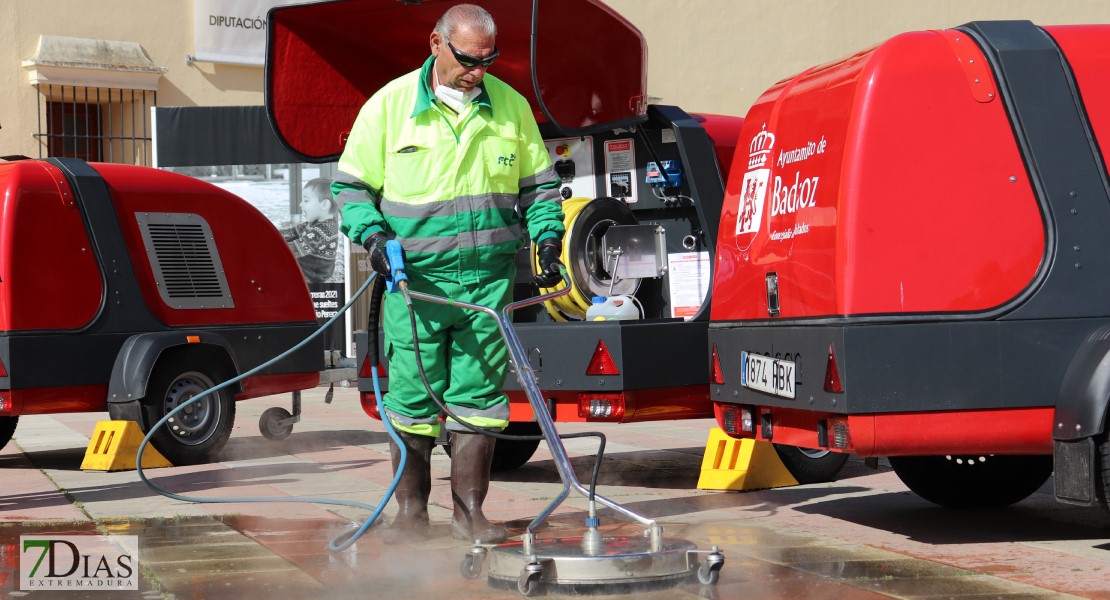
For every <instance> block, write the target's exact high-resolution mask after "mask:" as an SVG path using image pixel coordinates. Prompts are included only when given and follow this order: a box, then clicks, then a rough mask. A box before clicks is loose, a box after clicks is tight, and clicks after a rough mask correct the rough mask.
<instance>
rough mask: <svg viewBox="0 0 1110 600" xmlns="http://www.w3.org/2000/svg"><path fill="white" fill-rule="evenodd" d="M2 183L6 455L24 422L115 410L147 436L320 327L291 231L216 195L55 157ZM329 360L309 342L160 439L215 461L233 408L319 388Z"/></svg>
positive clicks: (1, 357) (136, 171)
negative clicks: (289, 240) (23, 418)
mask: <svg viewBox="0 0 1110 600" xmlns="http://www.w3.org/2000/svg"><path fill="white" fill-rule="evenodd" d="M0 189H2V190H3V194H2V196H0V446H2V445H3V444H6V443H7V442H8V441H9V440H10V439H11V437H12V435H13V432H14V431H15V428H16V423H17V420H18V418H19V415H33V414H44V413H62V412H84V411H101V410H105V409H107V410H108V412H109V414H110V415H111V416H112V418H114V419H128V420H133V421H137V422H139V424H140V425H141V427H142V429H143V430H144V431H146V430H148V429H149V427H150V426H151V425H153V424H154V423H155V422H157V421H158V420H159V419H161V418H162V417H163V416H164V415H165V414H166V413H167V412H169V411H170V410H172V409H174V408H175V407H176V406H178V405H179V404H180V403H182V402H184V401H186V400H188V399H189V398H192V397H193V396H194V395H196V394H198V393H200V392H201V391H203V390H205V389H208V388H210V387H212V386H214V385H215V384H217V383H219V382H222V381H225V380H227V379H230V378H232V377H234V376H236V375H238V374H240V373H243V372H245V371H247V370H249V369H252V368H254V367H256V366H258V365H260V364H262V363H263V362H265V361H267V360H269V359H270V358H272V357H273V356H274V355H275V354H277V353H278V352H281V351H283V350H286V349H288V348H290V347H292V346H293V345H295V344H296V343H297V342H299V341H301V340H302V339H304V338H305V337H307V336H308V335H309V334H310V333H312V332H313V331H314V330H315V329H316V315H315V311H314V309H313V306H312V300H311V298H310V296H309V294H308V289H307V287H306V285H305V283H304V279H303V277H302V276H301V272H300V270H299V268H298V266H297V262H296V259H295V258H294V257H293V255H292V253H291V252H290V250H289V248H288V246H287V245H286V244H285V242H284V240H283V239H282V237H281V235H280V234H279V233H278V232H277V230H276V229H275V228H274V227H273V225H272V224H271V223H270V222H269V220H267V219H266V217H265V216H263V215H262V214H261V213H260V212H259V211H258V210H257V209H255V208H254V207H252V206H251V205H249V204H248V203H246V202H245V201H244V200H242V199H240V198H238V197H237V196H235V195H233V194H230V193H228V192H226V191H224V190H221V189H219V188H217V187H215V186H213V185H210V184H207V183H204V182H201V181H199V180H196V179H193V178H190V177H186V176H183V175H177V174H174V173H170V172H166V171H160V170H157V169H150V168H145V167H135V166H127V165H118V164H90V163H85V162H84V161H81V160H77V159H48V160H16V161H12V162H0ZM323 366H324V353H323V346H322V345H320V344H316V345H312V344H308V345H306V346H305V347H303V348H302V349H300V350H298V351H297V352H296V353H294V354H292V355H290V356H289V357H288V358H287V359H285V360H283V361H281V362H280V363H278V364H275V365H273V366H271V367H269V368H268V369H266V370H264V371H262V372H260V373H258V374H257V375H254V376H252V377H249V378H247V379H245V380H243V381H241V382H239V383H238V384H237V385H235V386H230V387H228V388H225V389H223V390H221V391H220V392H217V393H216V394H213V395H212V396H210V397H208V398H206V399H204V400H201V401H199V402H197V403H196V404H195V405H194V406H193V407H191V408H188V409H186V410H184V411H182V413H180V416H179V417H177V418H175V419H173V420H171V421H170V422H169V423H167V425H166V426H165V427H162V428H160V429H159V430H158V432H157V433H156V434H155V436H153V437H152V440H151V441H152V442H153V443H154V446H155V447H156V448H157V449H158V451H159V452H161V453H162V454H163V455H164V456H165V457H166V458H168V459H169V460H170V461H171V462H173V463H174V464H179V465H180V464H192V463H199V462H205V461H207V460H209V459H210V458H211V457H212V456H213V454H214V453H215V452H216V451H218V450H219V448H220V447H221V446H223V444H224V443H225V442H226V441H227V439H228V436H229V435H230V433H231V427H232V421H233V419H234V416H235V401H236V400H242V399H246V398H253V397H257V396H264V395H269V394H275V393H279V392H287V391H294V390H301V389H305V388H310V387H314V386H316V385H317V384H318V382H319V381H320V372H321V371H322V369H323ZM271 410H275V409H271ZM276 410H283V409H276ZM289 427H290V428H291V425H290V426H289Z"/></svg>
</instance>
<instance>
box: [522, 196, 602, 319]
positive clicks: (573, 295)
mask: <svg viewBox="0 0 1110 600" xmlns="http://www.w3.org/2000/svg"><path fill="white" fill-rule="evenodd" d="M592 200H593V199H592V198H568V199H566V200H564V201H563V225H564V226H565V227H566V234H565V235H564V237H563V252H562V254H561V255H560V256H559V258H560V260H562V261H563V264H564V265H566V266H567V276H568V277H569V279H570V281H569V282H568V283H569V284H570V293H568V294H566V295H563V296H559V297H558V298H555V299H553V300H548V301H546V302H544V303H543V304H544V306H545V307H547V312H548V313H549V314H550V315H551V318H553V319H555V320H556V321H560V322H563V321H582V320H584V319H585V318H586V309H588V308H589V307H590V299H589V298H587V297H585V295H583V294H582V286H581V285H580V284H579V283H578V282H576V281H575V280H574V271H573V270H572V269H571V268H570V266H571V264H572V263H571V260H570V256H569V255H570V249H571V248H572V247H573V246H574V244H573V240H572V239H571V231H572V230H573V229H574V220H575V219H576V218H577V217H578V214H579V213H581V212H582V209H583V208H585V206H586V205H587V204H589V203H590V202H591V201H592ZM539 272H540V261H539V253H538V251H537V247H536V245H535V244H532V273H533V274H538V273H539ZM551 291H554V288H541V289H540V292H541V293H545V294H546V293H547V292H551Z"/></svg>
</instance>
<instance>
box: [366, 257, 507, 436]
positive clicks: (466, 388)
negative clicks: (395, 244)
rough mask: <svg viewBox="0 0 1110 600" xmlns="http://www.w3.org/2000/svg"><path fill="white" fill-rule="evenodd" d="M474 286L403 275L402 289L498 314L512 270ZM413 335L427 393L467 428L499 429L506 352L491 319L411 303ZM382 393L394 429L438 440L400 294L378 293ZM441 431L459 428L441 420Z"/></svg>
mask: <svg viewBox="0 0 1110 600" xmlns="http://www.w3.org/2000/svg"><path fill="white" fill-rule="evenodd" d="M499 271H501V272H500V273H499V275H500V276H498V277H494V278H491V280H490V281H488V282H484V283H481V284H477V285H461V284H457V283H452V282H443V281H429V280H427V279H422V278H420V277H419V276H418V275H415V274H410V275H409V278H410V279H409V289H410V290H412V291H417V292H423V293H425V294H430V295H435V296H443V297H446V298H451V299H452V300H455V301H458V302H468V303H471V304H477V305H481V306H488V307H490V308H494V309H496V310H498V311H500V310H501V309H502V308H504V307H505V305H507V304H508V303H509V302H510V301H512V296H513V279H514V277H515V267H514V265H513V264H512V263H510V264H509V265H507V267H506V268H505V269H501V270H499ZM413 308H414V309H415V311H416V335H417V336H418V337H417V339H418V340H419V342H420V359H421V362H422V364H423V366H424V374H425V375H426V377H427V379H428V382H429V383H430V384H431V387H432V390H433V391H434V392H435V394H436V395H437V396H438V397H439V398H440V399H441V400H443V401H444V402H445V403H446V404H447V406H448V408H450V409H451V411H452V412H454V413H456V414H457V415H458V416H459V418H461V419H462V420H464V421H466V422H467V423H469V424H470V425H473V426H476V427H481V428H483V429H493V430H500V429H503V428H504V427H505V426H506V425H508V423H509V403H508V398H506V396H505V394H504V393H503V392H502V391H501V387H502V385H503V384H504V382H505V373H506V370H507V368H508V363H509V350H508V347H507V346H506V345H505V340H504V338H503V337H502V336H501V332H500V330H499V329H498V326H497V321H496V320H495V319H494V318H493V317H491V316H490V315H487V314H485V313H482V312H478V311H474V310H469V309H463V308H460V307H458V306H449V305H443V304H436V303H432V302H427V301H423V300H418V299H413ZM382 329H383V330H384V332H385V347H386V356H387V357H388V359H389V391H388V392H387V393H386V395H385V398H384V399H383V404H384V405H385V409H386V414H387V415H388V416H389V418H390V419H391V420H392V421H393V424H394V426H396V427H397V428H399V429H401V430H403V431H406V432H408V433H411V434H416V435H429V436H437V435H439V420H438V417H439V413H440V408H439V406H438V405H437V404H436V403H435V401H434V400H432V398H431V397H430V396H429V395H428V391H427V389H426V388H425V386H424V382H423V381H422V380H421V378H420V371H419V370H418V368H417V363H416V351H415V347H414V344H413V337H412V336H413V333H412V325H411V321H410V319H409V309H408V306H407V305H406V304H405V302H404V297H403V296H402V294H401V292H388V293H386V294H385V315H384V319H383V323H382ZM448 429H454V430H460V429H463V427H462V426H461V425H458V424H457V423H454V422H453V421H448Z"/></svg>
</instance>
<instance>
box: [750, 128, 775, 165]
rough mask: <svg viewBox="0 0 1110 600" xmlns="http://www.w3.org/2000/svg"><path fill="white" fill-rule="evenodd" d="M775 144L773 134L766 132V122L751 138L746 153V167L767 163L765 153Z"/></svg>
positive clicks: (769, 151)
mask: <svg viewBox="0 0 1110 600" xmlns="http://www.w3.org/2000/svg"><path fill="white" fill-rule="evenodd" d="M774 145H775V134H773V133H768V131H767V124H766V123H764V124H763V129H762V130H761V131H760V132H759V133H757V134H755V137H753V138H752V145H751V148H750V152H749V153H748V169H749V170H750V169H755V168H757V167H762V166H763V165H765V164H767V155H768V154H770V153H771V148H772V147H774Z"/></svg>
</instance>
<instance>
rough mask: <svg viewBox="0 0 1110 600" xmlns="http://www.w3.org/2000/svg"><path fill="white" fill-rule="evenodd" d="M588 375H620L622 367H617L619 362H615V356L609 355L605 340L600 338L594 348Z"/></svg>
mask: <svg viewBox="0 0 1110 600" xmlns="http://www.w3.org/2000/svg"><path fill="white" fill-rule="evenodd" d="M586 374H587V375H620V374H621V372H620V369H617V363H615V362H613V357H612V356H610V355H609V349H608V348H606V347H605V342H603V341H601V340H598V342H597V348H594V355H593V358H591V359H590V364H589V366H587V367H586Z"/></svg>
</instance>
